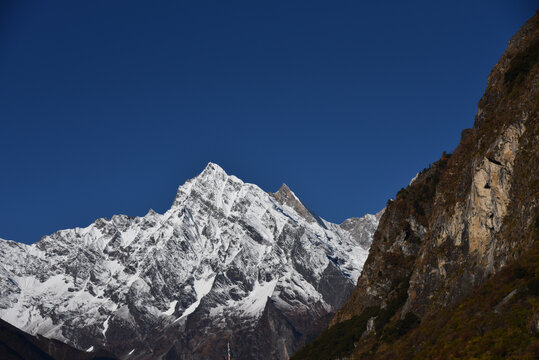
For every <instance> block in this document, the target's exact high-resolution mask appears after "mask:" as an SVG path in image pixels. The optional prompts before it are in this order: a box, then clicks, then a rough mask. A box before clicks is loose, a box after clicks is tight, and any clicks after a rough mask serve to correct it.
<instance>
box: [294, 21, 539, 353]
mask: <svg viewBox="0 0 539 360" xmlns="http://www.w3.org/2000/svg"><path fill="white" fill-rule="evenodd" d="M538 62H539V15H535V16H534V17H532V18H531V19H530V20H529V21H528V22H527V23H526V24H525V25H524V26H523V27H522V28H521V29H520V30H519V31H518V33H517V34H516V35H514V36H513V38H512V39H511V40H510V42H509V45H508V48H507V50H506V51H505V53H504V54H503V55H502V57H501V58H500V60H499V61H498V63H497V64H496V66H495V67H494V69H493V70H492V72H491V73H490V75H489V78H488V82H487V88H486V91H485V94H484V96H483V97H482V98H481V100H480V102H479V106H478V108H479V109H478V112H477V116H476V118H475V123H474V126H473V128H472V129H466V130H464V131H463V132H462V137H461V140H460V144H459V145H458V147H457V148H456V149H455V151H454V152H453V154H446V153H444V154H443V156H442V157H441V159H440V160H439V161H437V162H436V163H434V164H432V166H430V167H429V168H428V169H425V170H423V171H422V172H421V173H420V174H419V175H418V176H417V178H416V179H415V180H414V181H413V182H412V183H411V184H410V185H409V186H407V187H406V188H405V189H402V190H401V191H399V192H398V194H397V196H396V198H395V200H393V201H389V202H388V205H387V208H386V211H385V213H384V215H383V216H382V218H381V220H380V224H379V227H378V229H377V231H376V233H375V235H374V241H373V244H372V246H371V250H370V253H369V257H368V259H367V261H366V263H365V265H364V268H363V272H362V274H361V276H360V278H359V280H358V283H357V286H356V287H355V289H354V291H353V293H352V295H351V296H350V298H349V299H348V301H347V302H346V303H345V304H344V306H343V307H342V309H341V310H340V311H339V312H338V313H337V315H336V316H335V317H334V318H333V320H332V322H331V326H330V328H329V329H328V330H326V331H325V332H324V333H323V334H322V335H321V336H320V337H319V338H317V339H316V340H315V341H313V342H312V343H310V344H309V345H308V346H306V347H305V348H303V349H302V350H301V351H299V352H298V353H297V354H296V355H295V356H293V357H292V359H293V360H300V359H310V360H317V359H414V358H415V359H448V358H466V359H472V358H477V359H479V358H488V359H502V358H514V359H537V358H539V298H538V296H539V247H538V239H539V204H538V194H539V172H538V170H539V121H538V110H539V93H538V88H539V69H538Z"/></svg>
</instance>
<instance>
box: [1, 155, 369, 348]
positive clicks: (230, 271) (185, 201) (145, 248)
mask: <svg viewBox="0 0 539 360" xmlns="http://www.w3.org/2000/svg"><path fill="white" fill-rule="evenodd" d="M379 216H380V214H379V215H378V216H375V215H366V216H365V217H363V218H352V219H348V220H346V221H345V222H343V224H341V225H337V224H333V223H330V222H327V221H325V220H323V219H321V218H320V217H318V216H317V215H316V214H314V213H312V212H311V211H309V210H308V209H307V208H306V207H305V206H304V205H303V204H302V203H301V201H300V200H299V199H298V198H297V197H296V195H295V194H294V193H293V192H292V191H291V190H290V189H289V188H288V187H287V186H286V185H283V186H282V187H281V189H279V191H277V192H276V193H274V194H271V193H267V192H265V191H263V190H262V189H260V188H259V187H258V186H256V185H253V184H247V183H244V182H243V181H241V180H240V179H238V178H237V177H235V176H230V175H228V174H227V173H226V172H225V171H224V170H223V169H222V168H220V167H219V166H218V165H216V164H213V163H210V164H208V166H207V167H206V168H205V169H204V171H203V172H202V173H201V174H200V175H199V176H197V177H195V178H193V179H191V180H188V181H187V182H186V183H185V184H184V185H182V186H180V188H179V189H178V192H177V195H176V198H175V199H174V202H173V205H172V207H171V208H170V210H168V211H167V212H165V213H164V214H158V213H156V212H154V211H152V210H150V211H149V212H148V214H146V215H145V216H143V217H136V218H133V217H130V216H126V215H116V216H113V217H112V219H110V220H109V219H98V220H96V221H95V222H94V223H93V224H91V225H90V226H88V227H86V228H75V229H69V230H61V231H58V232H56V233H54V234H52V235H51V236H46V237H44V238H42V239H41V240H40V241H39V242H37V243H36V244H33V245H30V246H28V245H23V244H20V243H16V242H12V241H6V240H1V241H0V289H1V294H2V295H1V296H0V317H1V318H2V319H4V320H6V321H8V322H10V323H11V324H13V325H15V326H17V327H19V328H21V329H23V330H25V331H27V332H30V333H32V334H41V335H43V336H46V337H50V338H54V339H58V340H62V341H64V342H66V343H68V344H70V345H73V346H75V347H77V348H79V349H84V350H94V349H99V348H105V349H106V350H108V351H110V352H112V353H114V354H115V355H116V356H119V357H129V358H135V359H150V358H152V359H154V358H159V357H163V356H166V358H167V359H216V358H220V356H222V354H223V353H224V349H225V348H226V344H227V342H229V343H230V344H231V346H232V349H233V353H234V355H235V356H234V358H235V359H258V358H262V357H263V358H272V359H287V358H288V357H289V356H290V355H291V354H293V353H294V352H295V351H296V350H297V349H298V348H299V347H301V346H302V345H303V344H305V343H306V342H307V341H309V340H310V339H312V338H314V337H315V336H316V335H318V334H319V333H320V332H321V331H322V330H323V329H324V328H326V327H327V324H328V322H329V319H331V317H332V316H333V314H334V313H335V312H336V310H338V308H339V307H340V306H342V304H343V303H344V301H345V300H346V299H347V297H348V295H349V294H350V292H351V291H352V289H353V288H354V285H355V283H356V281H357V279H358V277H359V275H360V272H361V269H362V266H363V263H364V261H365V259H366V257H367V253H368V249H369V246H370V243H371V242H372V236H373V233H374V231H375V229H376V226H377V224H378V218H379Z"/></svg>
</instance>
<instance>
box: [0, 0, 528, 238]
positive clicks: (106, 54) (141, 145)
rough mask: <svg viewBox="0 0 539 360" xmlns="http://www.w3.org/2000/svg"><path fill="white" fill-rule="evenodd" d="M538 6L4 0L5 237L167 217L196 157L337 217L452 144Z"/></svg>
mask: <svg viewBox="0 0 539 360" xmlns="http://www.w3.org/2000/svg"><path fill="white" fill-rule="evenodd" d="M535 5H536V4H535V2H534V1H515V0H512V1H511V0H506V1H447V2H444V3H441V2H438V1H406V2H404V1H385V2H377V1H369V2H367V1H323V2H321V1H278V2H275V1H271V2H270V1H267V2H261V1H245V2H243V1H241V2H240V1H231V2H230V1H189V2H184V1H151V2H142V1H108V0H107V1H85V2H82V1H72V0H69V1H41V0H39V1H37V0H36V1H24V2H22V1H15V0H14V1H2V2H0V124H1V128H0V165H1V171H0V237H2V238H6V239H13V240H17V241H21V242H26V243H31V242H35V241H37V240H38V239H39V238H40V237H41V236H43V235H46V234H50V233H52V232H54V231H56V230H58V229H62V228H70V227H75V226H87V225H88V224H90V223H91V222H92V221H93V220H94V219H96V218H98V217H110V216H111V215H113V214H116V213H125V214H129V215H133V216H136V215H144V214H145V213H146V212H147V210H148V208H150V207H151V208H153V209H155V210H156V211H159V212H163V211H165V210H166V209H168V207H169V206H170V204H171V203H172V201H173V198H174V195H175V193H176V189H177V187H178V185H180V184H182V183H183V182H184V181H185V180H186V179H188V178H191V177H194V176H196V175H197V174H198V173H199V172H200V171H202V169H203V168H204V166H205V165H206V163H207V162H209V161H212V162H216V163H218V164H220V165H221V166H222V167H223V168H224V169H225V170H226V171H227V172H228V173H231V174H235V175H237V176H238V177H240V178H241V179H243V180H244V181H247V182H252V183H256V184H258V185H259V186H261V187H262V188H263V189H265V190H267V191H275V190H277V189H278V188H279V186H280V185H281V183H283V182H285V183H287V184H288V185H289V186H290V187H291V188H292V190H294V191H295V192H296V194H297V195H298V196H299V197H300V198H301V199H302V200H303V202H304V203H306V205H307V206H309V207H310V208H312V209H313V210H314V211H315V212H317V213H318V214H319V215H320V216H322V217H324V218H326V219H328V220H330V221H334V222H341V221H342V220H344V219H345V218H347V217H351V216H361V215H363V214H364V213H366V212H371V213H372V212H375V211H378V210H380V209H381V208H382V207H383V206H384V205H385V203H386V201H387V199H388V198H390V197H392V196H394V194H395V193H396V192H397V191H398V190H399V189H400V188H401V187H402V186H405V185H406V184H407V183H408V181H409V180H410V179H411V178H412V177H413V176H414V175H415V173H416V172H418V171H419V170H421V169H423V168H424V167H426V166H428V165H429V163H431V162H434V161H436V160H437V159H438V158H439V157H440V155H441V153H442V151H444V150H447V151H452V150H453V149H454V148H455V146H456V145H457V143H458V140H459V137H460V132H461V130H462V129H463V128H466V127H471V126H472V124H473V120H474V116H475V112H476V108H477V102H478V100H479V98H480V97H481V95H482V93H483V91H484V88H485V85H486V79H487V76H488V74H489V72H490V70H491V68H492V67H493V66H494V64H495V63H496V61H497V60H498V58H499V56H500V55H501V54H502V53H503V51H504V49H505V47H506V44H507V41H508V40H509V38H510V37H511V36H512V35H513V34H514V33H515V32H516V31H517V30H518V28H519V27H520V26H521V25H522V24H523V23H524V21H526V20H527V19H528V18H529V17H531V16H532V15H533V13H534V11H535Z"/></svg>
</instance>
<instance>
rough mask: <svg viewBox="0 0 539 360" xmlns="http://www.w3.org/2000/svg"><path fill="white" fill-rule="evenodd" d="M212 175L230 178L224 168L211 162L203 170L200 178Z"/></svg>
mask: <svg viewBox="0 0 539 360" xmlns="http://www.w3.org/2000/svg"><path fill="white" fill-rule="evenodd" d="M210 174H223V175H225V176H228V174H227V173H226V171H225V170H224V169H223V168H222V167H220V166H219V165H217V164H216V163H212V162H209V163H208V165H206V167H205V168H204V170H202V172H201V173H200V175H199V176H207V175H210Z"/></svg>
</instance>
